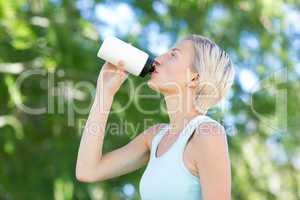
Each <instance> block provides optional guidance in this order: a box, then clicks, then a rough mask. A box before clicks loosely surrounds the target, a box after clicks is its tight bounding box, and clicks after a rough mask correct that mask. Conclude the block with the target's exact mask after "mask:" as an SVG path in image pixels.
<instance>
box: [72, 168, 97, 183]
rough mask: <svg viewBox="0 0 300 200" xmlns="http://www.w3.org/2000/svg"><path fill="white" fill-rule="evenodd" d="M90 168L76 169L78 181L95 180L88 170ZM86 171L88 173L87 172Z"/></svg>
mask: <svg viewBox="0 0 300 200" xmlns="http://www.w3.org/2000/svg"><path fill="white" fill-rule="evenodd" d="M88 171H90V170H84V169H76V172H75V177H76V179H77V180H78V181H79V182H82V183H94V182H96V179H95V176H94V175H93V174H92V173H90V172H88ZM87 172H88V173H87Z"/></svg>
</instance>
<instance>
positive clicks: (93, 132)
mask: <svg viewBox="0 0 300 200" xmlns="http://www.w3.org/2000/svg"><path fill="white" fill-rule="evenodd" d="M112 101H113V95H110V94H108V93H103V92H101V91H100V90H99V89H97V92H96V96H95V100H94V102H93V105H92V107H91V110H90V113H89V116H88V119H87V121H86V125H85V128H84V130H83V134H82V136H81V141H80V146H79V150H78V157H77V164H76V175H77V176H84V177H90V176H92V174H89V173H93V170H94V169H95V168H96V166H97V164H98V163H99V162H100V160H101V156H102V147H103V140H104V134H105V127H106V123H107V119H108V115H109V111H110V108H111V104H112Z"/></svg>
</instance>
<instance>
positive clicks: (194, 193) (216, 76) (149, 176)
mask: <svg viewBox="0 0 300 200" xmlns="http://www.w3.org/2000/svg"><path fill="white" fill-rule="evenodd" d="M154 66H155V71H154V72H153V73H152V74H151V79H150V80H149V81H148V86H149V87H150V88H152V89H153V90H156V91H158V92H160V93H162V94H163V95H164V98H165V102H166V106H167V111H168V115H169V119H170V123H169V124H163V123H162V124H156V125H154V126H152V127H150V128H148V129H146V130H145V131H144V132H143V133H141V134H139V135H138V136H137V137H136V138H134V139H133V140H132V141H131V142H129V143H128V144H127V145H125V146H123V147H121V148H119V149H116V150H114V151H112V152H109V153H107V154H104V155H102V146H103V139H104V131H105V126H106V122H107V117H108V112H104V111H109V110H110V107H111V104H112V101H113V97H114V95H115V94H116V92H117V91H118V89H119V88H120V86H121V84H122V83H123V82H124V81H125V80H126V78H127V76H128V74H127V72H125V71H124V69H123V67H122V62H119V65H118V66H114V65H112V64H109V63H105V64H104V66H103V67H102V69H101V72H100V74H99V78H98V83H97V92H96V97H95V101H94V103H93V106H92V108H91V111H90V114H89V117H88V120H87V122H86V126H85V129H84V131H83V135H82V138H81V142H80V147H79V152H78V158H77V165H76V177H77V179H78V180H79V181H82V182H94V181H103V180H107V179H110V178H113V177H117V176H120V175H123V174H126V173H129V172H132V171H134V170H136V169H138V168H141V167H143V166H144V165H146V164H147V163H148V165H147V167H146V170H145V172H144V174H143V176H142V178H141V181H140V194H141V197H142V199H144V200H150V199H151V200H168V199H172V200H176V199H178V200H179V199H180V200H196V199H197V200H199V199H204V200H228V199H230V198H231V172H230V162H229V155H228V149H227V141H226V134H225V130H224V128H223V127H222V126H221V125H220V124H219V123H218V122H216V121H215V120H213V119H212V118H210V117H208V116H206V115H205V114H206V113H207V110H208V109H209V108H211V107H212V106H214V105H216V104H217V103H218V102H219V101H220V100H221V99H222V98H223V97H224V96H225V94H226V93H227V92H228V90H229V89H230V87H231V85H232V82H233V79H234V69H233V66H232V63H231V61H230V59H229V57H228V55H227V54H226V52H224V50H222V49H221V48H219V47H218V46H217V45H216V44H215V43H214V42H212V41H211V40H209V39H208V38H205V37H202V36H199V35H191V36H188V37H186V38H184V39H182V40H181V41H179V42H178V43H176V45H175V47H174V48H172V49H170V50H169V51H168V52H166V53H165V54H163V55H160V56H158V57H157V58H156V59H155V63H154ZM110 70H114V71H115V72H117V73H114V74H111V75H109V76H103V75H104V73H105V72H108V71H110ZM100 103H101V105H100Z"/></svg>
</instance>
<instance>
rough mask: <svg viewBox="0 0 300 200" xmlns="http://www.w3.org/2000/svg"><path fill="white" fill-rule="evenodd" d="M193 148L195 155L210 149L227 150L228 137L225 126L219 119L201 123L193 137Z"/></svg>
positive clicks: (205, 152) (216, 150) (224, 151)
mask: <svg viewBox="0 0 300 200" xmlns="http://www.w3.org/2000/svg"><path fill="white" fill-rule="evenodd" d="M191 143H192V145H191V146H192V149H193V152H194V153H195V156H197V157H198V156H199V155H200V154H201V155H203V154H207V153H210V151H214V152H218V151H219V152H223V153H226V152H227V137H226V131H225V128H224V127H223V126H222V125H221V124H220V123H219V122H217V121H215V120H213V121H209V122H204V123H202V124H200V125H199V126H198V127H197V128H196V130H195V134H194V137H193V140H192V141H191Z"/></svg>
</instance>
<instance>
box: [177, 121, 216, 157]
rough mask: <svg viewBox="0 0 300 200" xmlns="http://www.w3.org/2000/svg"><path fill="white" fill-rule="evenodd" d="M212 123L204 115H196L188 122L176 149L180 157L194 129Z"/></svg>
mask: <svg viewBox="0 0 300 200" xmlns="http://www.w3.org/2000/svg"><path fill="white" fill-rule="evenodd" d="M212 121H214V120H213V119H211V118H210V117H208V116H206V115H198V116H196V117H195V118H193V119H192V120H191V121H189V122H188V124H187V126H186V127H185V128H184V129H183V132H182V133H181V135H180V137H181V138H180V141H179V144H178V149H177V150H178V151H179V153H180V155H182V153H183V151H184V149H185V146H186V144H187V142H188V140H189V138H190V137H191V135H192V134H193V133H194V131H195V130H196V128H197V127H198V126H199V125H200V124H202V123H204V122H212Z"/></svg>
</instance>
